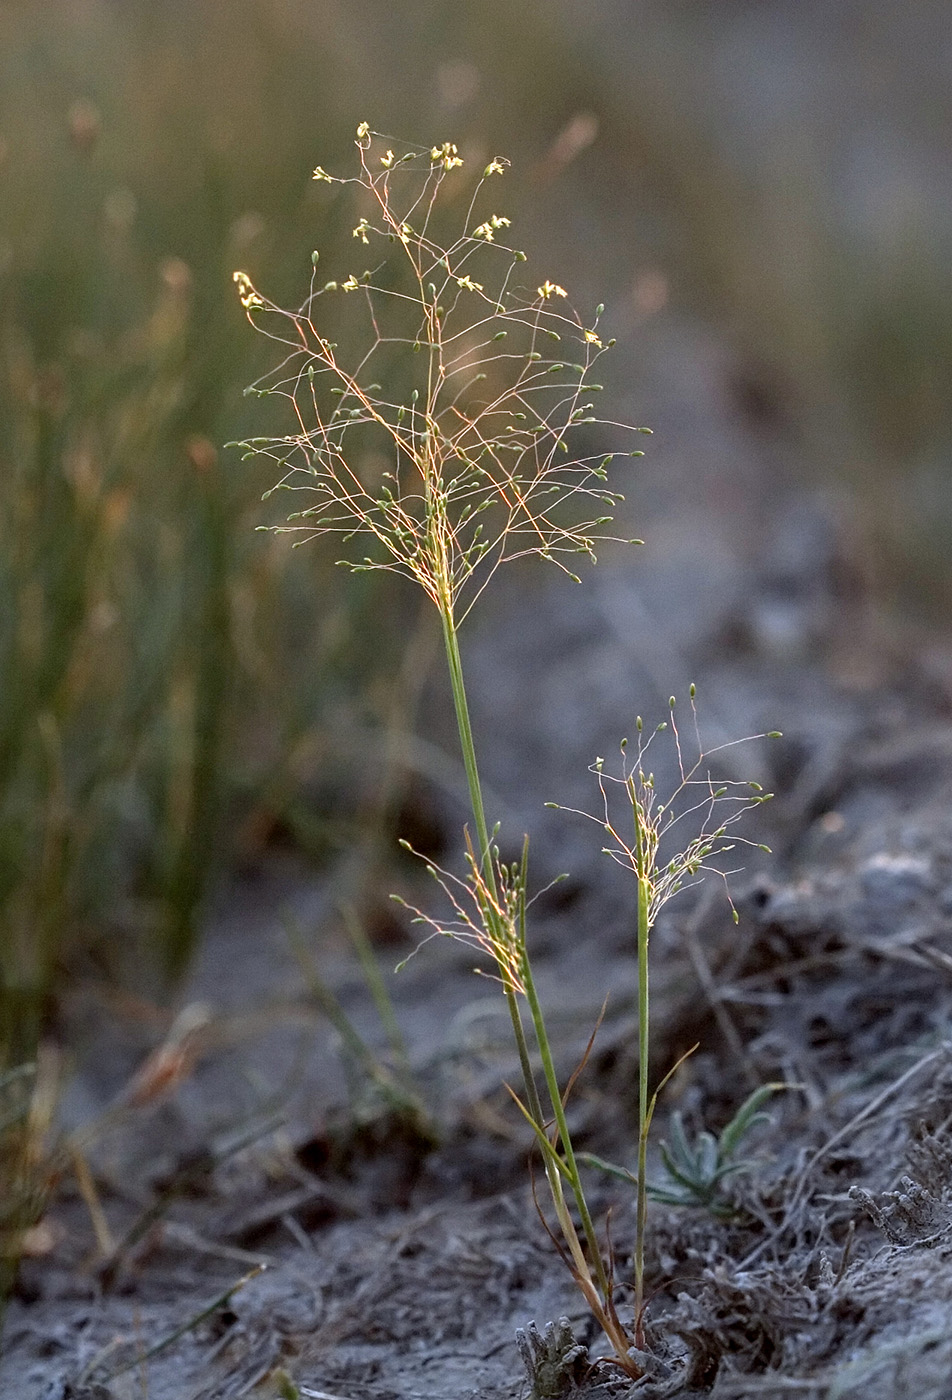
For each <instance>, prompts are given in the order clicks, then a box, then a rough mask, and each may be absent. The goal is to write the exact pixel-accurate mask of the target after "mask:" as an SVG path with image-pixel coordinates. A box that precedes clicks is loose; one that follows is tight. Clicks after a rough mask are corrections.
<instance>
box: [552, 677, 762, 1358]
mask: <svg viewBox="0 0 952 1400" xmlns="http://www.w3.org/2000/svg"><path fill="white" fill-rule="evenodd" d="M695 695H696V691H695V687H694V685H693V684H692V685H691V689H690V705H691V717H692V721H693V731H694V734H693V739H694V744H693V748H692V751H691V752H690V753H688V751H687V750H686V747H685V745H684V744H683V743H682V738H681V734H680V731H679V729H678V723H677V716H676V702H675V698H674V696H672V697H671V699H670V701H669V705H668V708H669V717H668V719H667V720H663V721H662V722H661V723H660V724H658V725H657V726H656V727H655V729H654V730H653V731H651V732H650V733H649V734H648V735H647V736H646V735H645V730H644V723H643V721H642V719H641V717H640V716H639V717H638V719H637V720H636V724H635V730H636V743H635V745H634V746H633V747H634V752H633V753H629V745H628V740H627V739H624V740H623V741H622V744H621V764H620V769H619V771H618V773H616V774H610V773H607V772H606V771H605V762H604V759H601V758H599V759H596V761H595V763H594V764H593V769H592V771H593V772H594V773H595V775H596V776H597V779H598V786H599V791H600V793H601V807H600V809H599V811H598V812H596V813H594V814H593V813H589V812H584V813H578V815H582V816H585V817H587V818H589V820H591V821H593V822H595V823H596V824H597V825H598V826H599V827H600V828H601V829H602V831H603V832H604V833H605V834H606V835H607V837H608V845H607V846H604V847H603V848H602V849H603V851H604V853H605V854H606V855H608V856H610V857H611V859H612V860H613V861H615V863H616V864H618V865H620V866H622V868H623V869H625V870H627V871H628V872H629V873H630V874H632V875H633V876H634V877H635V879H636V881H637V905H636V909H637V915H636V918H637V950H638V1166H637V1171H636V1173H635V1176H634V1177H633V1178H632V1177H631V1174H630V1173H627V1172H626V1173H624V1174H625V1175H627V1176H628V1177H629V1179H633V1180H634V1183H635V1188H636V1192H637V1213H636V1225H635V1250H634V1266H635V1334H636V1338H637V1342H638V1345H639V1346H640V1347H643V1346H644V1323H643V1314H644V1305H645V1293H644V1273H645V1230H646V1225H647V1216H648V1195H649V1187H648V1138H649V1134H650V1130H651V1120H652V1118H653V1116H654V1111H655V1107H656V1105H657V1102H658V1095H659V1094H660V1092H661V1090H662V1089H663V1088H664V1086H665V1084H666V1083H667V1082H668V1080H669V1079H670V1078H671V1076H672V1075H673V1074H674V1073H675V1071H676V1070H677V1069H678V1068H679V1066H680V1065H681V1064H683V1062H684V1060H686V1059H687V1058H688V1056H689V1055H691V1054H693V1050H689V1051H688V1052H687V1054H686V1055H683V1056H682V1057H681V1059H680V1060H678V1061H677V1062H676V1063H675V1064H674V1065H673V1066H672V1067H671V1068H670V1069H669V1070H668V1071H667V1073H666V1074H665V1075H664V1077H663V1078H662V1079H661V1081H660V1083H659V1084H658V1086H657V1087H656V1088H655V1090H654V1092H653V1093H649V1090H650V1074H649V1069H650V1029H651V997H650V991H649V987H650V977H649V966H650V964H649V944H650V938H651V930H652V929H653V928H654V925H655V923H656V921H657V918H658V915H659V914H660V912H661V910H662V909H663V908H664V906H665V905H666V904H667V903H668V901H669V900H671V899H673V898H674V896H675V895H677V894H679V893H680V892H681V891H682V890H684V889H685V888H688V887H690V885H692V884H696V883H697V882H698V880H699V878H700V877H701V875H702V873H703V872H709V873H712V874H715V875H718V876H720V877H721V879H723V881H724V887H725V890H726V892H727V898H728V901H729V902H730V906H731V911H732V913H733V917H734V921H735V923H736V922H737V919H738V914H737V910H736V908H735V907H734V904H733V901H732V900H731V897H730V889H729V887H728V885H727V874H728V873H729V872H725V871H724V870H723V868H722V867H721V866H720V865H718V864H714V863H713V862H716V861H717V860H718V857H720V856H724V855H727V854H729V853H730V852H731V851H732V850H733V849H734V847H735V845H736V844H737V843H738V842H739V843H741V844H744V845H752V844H755V843H752V842H749V841H747V840H746V838H745V837H742V836H738V835H737V834H736V833H735V832H734V831H733V828H734V826H735V825H736V823H737V822H738V821H740V820H741V818H742V817H743V816H744V814H745V813H746V812H747V811H749V810H750V809H751V808H753V807H758V806H760V805H761V804H762V803H764V802H768V801H769V800H770V798H771V797H772V796H773V794H772V793H769V792H764V790H763V788H762V787H761V785H760V784H759V783H757V782H741V781H738V780H736V779H726V780H718V779H715V778H714V776H713V774H712V768H711V761H712V760H714V759H716V758H717V756H718V755H720V754H722V753H723V752H724V751H725V750H728V749H733V748H735V747H736V746H737V745H738V744H744V743H749V742H751V740H753V739H763V738H771V739H773V738H779V737H780V735H779V732H778V731H772V732H771V733H770V734H766V735H764V734H758V735H751V736H749V737H748V738H746V739H739V740H731V741H729V742H728V743H724V744H718V745H716V746H714V747H713V748H709V749H705V748H704V747H703V746H702V744H701V736H700V731H699V728H698V719H697V709H696V706H695ZM665 733H668V734H670V737H671V739H672V741H673V745H674V751H675V756H676V760H677V777H676V779H675V782H674V785H673V787H672V789H671V791H670V793H669V794H668V795H667V796H664V797H662V796H661V795H660V794H659V793H658V791H657V788H656V786H655V776H654V773H653V772H652V771H651V769H650V768H649V766H648V758H649V750H650V749H651V746H652V744H653V743H654V742H655V740H656V739H657V738H658V736H659V735H664V734H665ZM695 751H696V752H695ZM619 806H620V809H621V813H622V817H623V818H624V823H625V824H624V825H623V823H622V819H621V818H619V816H618V814H617V813H618V809H619ZM629 819H630V822H631V826H630V829H628V827H627V823H628V821H629ZM758 849H760V850H764V851H766V850H767V849H768V848H767V847H766V846H762V845H759V844H758ZM694 1048H696V1047H694ZM763 1092H764V1091H763V1090H762V1089H758V1090H757V1091H756V1093H757V1094H763ZM754 1099H755V1096H751V1098H750V1099H748V1101H747V1103H748V1105H749V1104H751V1103H753V1102H754ZM758 1102H759V1101H758ZM745 1107H746V1106H745ZM739 1121H740V1123H741V1125H743V1124H744V1122H745V1121H746V1120H745V1118H744V1117H743V1110H741V1115H739ZM748 1126H749V1125H748ZM729 1136H730V1140H731V1141H732V1140H733V1137H734V1133H731V1134H730V1135H729ZM587 1160H588V1162H589V1164H590V1165H597V1166H600V1167H605V1166H606V1165H607V1164H605V1163H602V1162H600V1161H599V1160H598V1159H597V1158H592V1157H589V1158H588V1159H587ZM609 1170H611V1169H610V1168H609Z"/></svg>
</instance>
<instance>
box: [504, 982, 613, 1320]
mask: <svg viewBox="0 0 952 1400" xmlns="http://www.w3.org/2000/svg"><path fill="white" fill-rule="evenodd" d="M522 976H523V982H524V985H525V990H526V1001H527V1002H528V1003H529V1013H530V1015H531V1016H532V1025H533V1027H534V1029H535V1034H536V1040H537V1042H538V1045H539V1053H540V1055H541V1056H542V1072H543V1074H544V1075H545V1083H546V1088H547V1089H548V1091H549V1099H550V1101H551V1104H552V1113H553V1116H554V1117H555V1123H556V1127H557V1128H558V1130H559V1140H560V1141H561V1144H562V1157H563V1160H564V1162H565V1165H566V1168H567V1169H568V1175H569V1182H570V1184H571V1187H572V1194H573V1196H574V1197H575V1204H576V1206H577V1207H578V1213H579V1218H580V1220H581V1222H582V1230H583V1231H584V1234H585V1242H586V1244H587V1245H588V1250H589V1254H590V1255H591V1259H592V1267H593V1268H594V1270H595V1277H596V1279H597V1281H598V1286H599V1288H600V1289H601V1292H602V1297H603V1298H604V1300H605V1303H606V1305H607V1307H608V1308H611V1300H612V1286H611V1282H610V1281H609V1278H608V1274H607V1272H606V1269H605V1264H604V1261H603V1259H602V1252H601V1249H600V1248H599V1244H598V1236H597V1234H596V1233H595V1226H594V1224H593V1222H592V1217H591V1213H590V1211H589V1208H588V1202H587V1201H586V1199H585V1191H584V1188H583V1186H582V1178H581V1176H580V1174H579V1169H578V1163H577V1162H576V1159H575V1150H574V1148H573V1146H572V1139H571V1137H570V1136H569V1125H568V1122H567V1121H566V1117H565V1108H564V1106H563V1103H562V1095H561V1093H560V1092H559V1081H558V1077H557V1076H556V1072H555V1063H554V1061H553V1059H552V1048H551V1046H550V1044H549V1037H548V1033H547V1031H546V1028H545V1020H544V1018H543V1015H542V1007H541V1005H540V1004H539V997H538V993H537V992H536V988H535V980H534V979H533V976H532V969H531V967H530V966H529V959H528V957H524V958H523V966H522ZM540 1121H541V1120H540ZM550 1185H551V1181H550ZM553 1190H554V1188H553ZM558 1190H559V1192H560V1193H561V1190H562V1183H561V1181H558Z"/></svg>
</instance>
